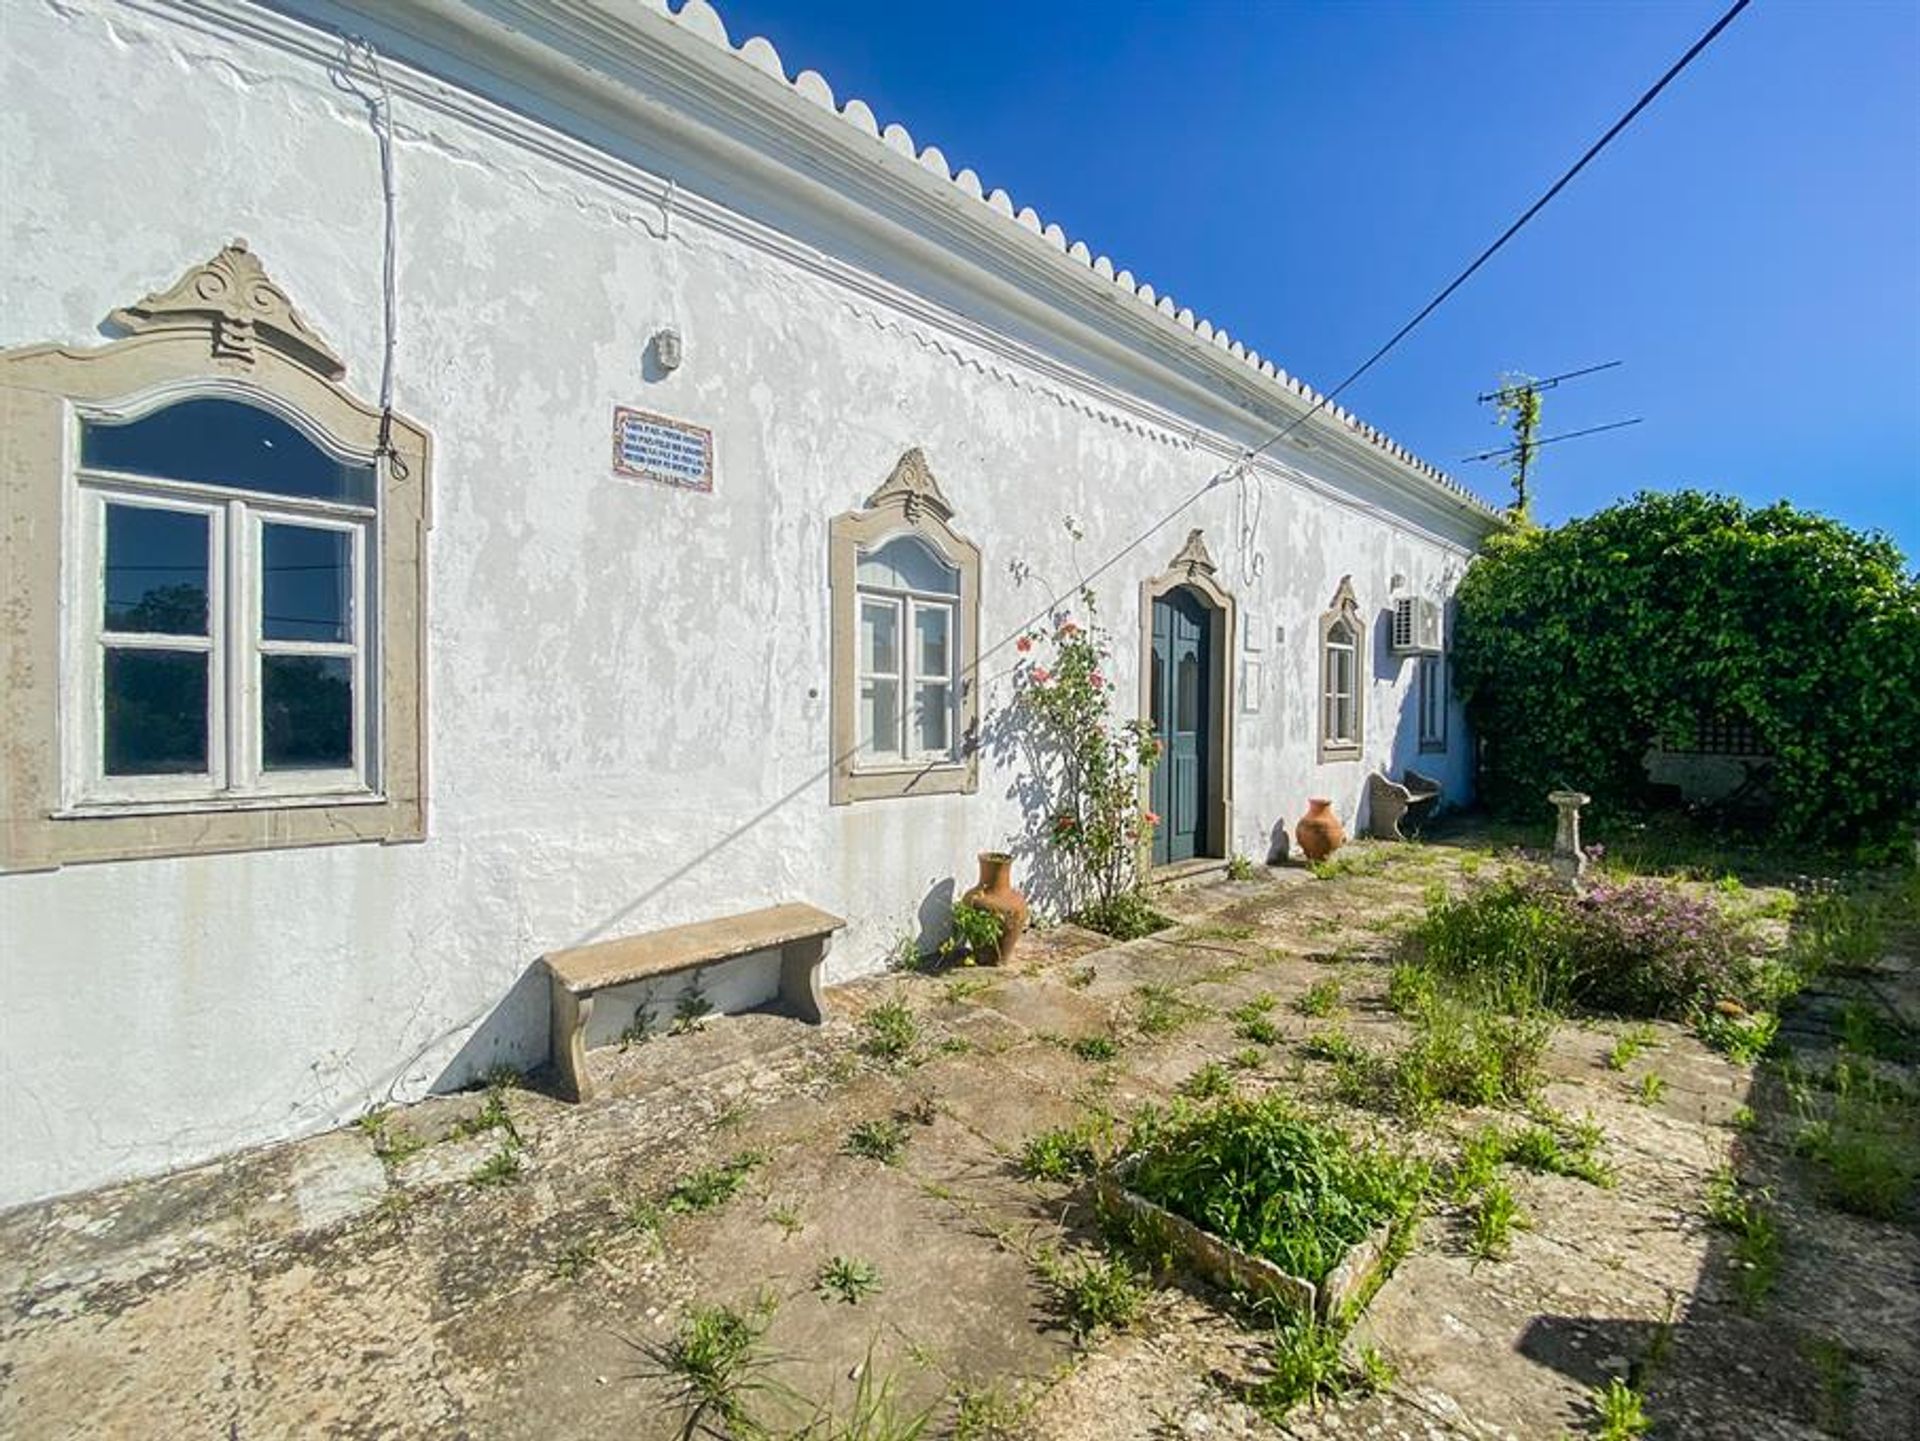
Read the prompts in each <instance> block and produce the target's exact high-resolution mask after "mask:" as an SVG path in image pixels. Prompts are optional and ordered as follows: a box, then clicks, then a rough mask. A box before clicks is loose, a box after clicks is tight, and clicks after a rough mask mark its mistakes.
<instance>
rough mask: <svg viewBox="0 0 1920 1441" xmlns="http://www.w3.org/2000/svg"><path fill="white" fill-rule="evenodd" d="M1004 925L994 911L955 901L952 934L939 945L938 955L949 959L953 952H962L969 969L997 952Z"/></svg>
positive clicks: (1004, 928) (997, 913)
mask: <svg viewBox="0 0 1920 1441" xmlns="http://www.w3.org/2000/svg"><path fill="white" fill-rule="evenodd" d="M1006 925H1007V923H1006V922H1005V921H1004V920H1002V919H1001V917H1000V914H999V912H997V911H990V910H988V909H987V908H986V907H985V906H976V905H972V904H970V903H969V902H967V901H955V902H954V904H953V933H952V934H951V935H949V936H948V937H947V938H946V940H944V941H942V942H941V943H940V953H941V954H942V955H951V954H952V953H953V952H954V951H955V950H963V951H965V952H966V957H965V959H966V963H967V964H968V965H972V964H973V963H974V961H975V960H976V959H977V958H979V957H981V956H992V955H994V954H995V953H996V952H997V951H998V950H999V947H1000V937H1001V935H1002V933H1003V932H1004V931H1005V930H1006Z"/></svg>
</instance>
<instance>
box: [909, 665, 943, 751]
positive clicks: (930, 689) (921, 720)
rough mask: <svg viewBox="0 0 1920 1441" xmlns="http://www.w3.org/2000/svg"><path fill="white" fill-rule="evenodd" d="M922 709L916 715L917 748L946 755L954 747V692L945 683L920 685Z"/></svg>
mask: <svg viewBox="0 0 1920 1441" xmlns="http://www.w3.org/2000/svg"><path fill="white" fill-rule="evenodd" d="M919 691H920V709H919V714H918V715H916V716H915V717H914V722H915V728H916V731H917V735H916V739H915V749H916V750H919V751H920V752H922V753H923V754H924V753H938V754H940V755H945V754H947V753H948V752H949V751H951V750H952V749H953V740H952V735H953V726H952V721H953V703H952V700H951V699H950V697H951V696H952V694H953V690H952V687H951V686H948V685H946V684H944V683H942V684H938V685H923V686H921V687H919Z"/></svg>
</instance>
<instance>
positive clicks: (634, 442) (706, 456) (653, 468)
mask: <svg viewBox="0 0 1920 1441" xmlns="http://www.w3.org/2000/svg"><path fill="white" fill-rule="evenodd" d="M613 473H614V474H615V475H626V476H632V477H633V478H634V479H636V480H653V481H658V482H659V483H660V484H662V485H671V486H675V487H677V488H678V489H681V490H699V491H711V490H712V489H713V432H712V431H710V430H707V429H705V428H703V427H701V426H698V425H688V424H687V423H686V422H685V421H683V420H674V419H672V418H671V417H669V416H665V415H655V414H653V413H652V412H650V411H645V410H629V409H628V408H627V407H626V406H624V405H616V406H615V407H614V408H613Z"/></svg>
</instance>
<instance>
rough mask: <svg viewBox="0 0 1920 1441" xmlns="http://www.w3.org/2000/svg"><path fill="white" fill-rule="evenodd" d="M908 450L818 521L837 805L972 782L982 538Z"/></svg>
mask: <svg viewBox="0 0 1920 1441" xmlns="http://www.w3.org/2000/svg"><path fill="white" fill-rule="evenodd" d="M952 520H953V506H952V505H951V504H949V503H948V501H947V498H946V496H945V495H944V494H942V492H941V490H940V485H939V482H937V481H936V480H935V479H934V478H933V471H932V470H931V469H930V468H929V467H928V465H927V458H926V456H925V455H923V454H922V453H921V452H920V451H918V450H909V451H907V452H906V453H905V454H904V455H902V456H901V457H900V459H899V462H898V463H897V464H895V466H894V467H893V472H892V474H890V475H889V476H888V477H887V478H886V480H885V481H884V482H882V483H881V485H880V488H879V489H878V490H876V491H874V492H873V494H872V495H870V496H868V497H867V503H866V505H864V506H863V507H861V508H860V509H859V510H854V511H849V512H847V513H845V514H843V515H837V516H835V517H833V519H832V520H831V521H830V522H828V526H827V587H828V594H829V598H830V602H831V604H832V607H833V614H832V619H831V626H830V629H831V643H832V652H831V656H830V665H831V670H830V680H831V687H832V689H831V706H832V714H831V734H832V740H833V753H832V762H831V770H830V772H829V777H830V779H829V787H828V796H829V798H830V800H831V801H832V803H833V804H834V805H836V806H844V805H853V804H855V803H858V802H862V801H878V800H902V799H906V798H908V797H914V796H931V795H960V794H965V793H970V792H972V791H973V790H974V789H975V788H976V787H977V786H978V785H979V755H978V740H979V735H978V731H979V724H980V696H979V690H978V687H977V686H976V684H975V681H974V675H973V672H974V668H975V666H976V665H977V664H978V661H979V654H980V549H979V547H978V546H976V545H975V544H974V543H973V542H972V541H970V540H968V539H967V538H966V537H965V536H963V535H961V534H960V533H959V532H958V531H956V530H955V529H954V528H953V525H952V523H951V522H952Z"/></svg>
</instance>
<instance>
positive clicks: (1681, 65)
mask: <svg viewBox="0 0 1920 1441" xmlns="http://www.w3.org/2000/svg"><path fill="white" fill-rule="evenodd" d="M1750 3H1751V0H1734V4H1733V5H1732V6H1731V7H1730V8H1729V9H1728V10H1727V13H1726V14H1724V15H1722V16H1721V17H1720V18H1719V19H1718V20H1716V21H1714V22H1713V25H1712V27H1711V28H1710V29H1709V30H1708V31H1707V33H1706V34H1704V35H1702V36H1701V37H1700V38H1699V39H1698V40H1696V41H1694V42H1693V44H1692V45H1691V46H1689V47H1688V49H1687V53H1686V54H1684V55H1682V56H1681V57H1680V58H1679V59H1678V60H1676V61H1674V62H1673V64H1672V65H1670V66H1669V67H1667V73H1666V74H1664V75H1662V76H1661V77H1660V78H1659V79H1658V80H1656V81H1654V83H1653V85H1652V86H1651V87H1650V88H1649V89H1648V90H1647V91H1646V92H1645V93H1644V94H1643V95H1641V97H1640V98H1639V99H1638V100H1636V101H1634V102H1633V105H1632V106H1631V108H1629V109H1628V111H1627V113H1626V114H1624V115H1622V116H1621V117H1620V118H1619V119H1618V120H1616V121H1614V122H1613V124H1612V125H1611V126H1609V127H1608V129H1607V133H1606V134H1604V135H1602V136H1601V137H1600V138H1599V139H1598V140H1596V141H1594V142H1593V144H1591V145H1589V146H1588V147H1587V151H1586V153H1585V154H1584V155H1582V156H1581V157H1580V158H1579V159H1578V160H1576V161H1574V163H1573V165H1572V166H1571V167H1570V168H1569V169H1568V170H1567V171H1566V172H1565V173H1564V174H1563V175H1561V177H1560V178H1559V179H1558V180H1556V181H1554V182H1553V184H1552V185H1550V186H1548V187H1547V190H1546V193H1545V194H1543V195H1542V196H1541V197H1540V198H1539V199H1538V200H1536V201H1534V202H1533V204H1531V205H1529V206H1528V207H1527V208H1526V210H1525V211H1524V212H1522V214H1521V216H1520V218H1519V219H1518V220H1516V221H1514V222H1513V224H1511V225H1509V226H1508V227H1507V228H1506V229H1505V230H1503V231H1501V232H1500V238H1499V239H1497V240H1495V241H1494V242H1493V244H1491V245H1489V246H1488V247H1487V248H1486V249H1485V250H1483V251H1481V252H1480V253H1479V254H1478V255H1477V256H1475V257H1474V259H1473V263H1472V264H1471V265H1469V266H1468V267H1467V268H1466V269H1465V270H1463V271H1461V272H1460V273H1459V274H1458V275H1456V276H1454V278H1453V279H1452V280H1450V281H1448V282H1447V284H1446V286H1445V287H1444V288H1443V289H1442V290H1441V291H1440V293H1439V294H1438V295H1436V296H1434V297H1433V299H1431V300H1429V301H1428V302H1427V303H1426V304H1425V305H1423V306H1421V307H1420V311H1419V313H1418V314H1416V315H1415V316H1414V317H1413V319H1411V320H1409V321H1408V322H1407V323H1406V324H1405V325H1403V326H1401V327H1400V328H1399V329H1398V330H1396V331H1395V332H1394V333H1393V336H1392V338H1391V339H1389V340H1388V341H1387V343H1386V344H1385V345H1383V346H1381V347H1380V348H1379V349H1378V350H1376V351H1374V352H1373V354H1372V355H1369V356H1368V357H1367V358H1366V359H1365V360H1363V361H1362V362H1361V363H1360V364H1359V366H1358V367H1357V368H1356V369H1354V370H1353V371H1352V373H1350V374H1349V375H1348V376H1347V377H1346V379H1344V380H1342V381H1341V382H1340V383H1339V384H1338V385H1336V386H1334V388H1333V389H1332V390H1329V391H1328V392H1327V393H1326V394H1325V395H1322V396H1320V397H1319V398H1318V399H1317V400H1315V401H1314V403H1313V404H1312V405H1311V406H1309V407H1308V408H1307V409H1306V410H1305V411H1303V412H1302V413H1301V414H1300V415H1299V416H1297V417H1296V418H1295V419H1294V420H1293V421H1291V422H1290V423H1289V424H1287V425H1285V426H1283V427H1282V428H1281V429H1280V430H1279V431H1277V432H1276V433H1275V434H1273V435H1272V436H1270V437H1269V438H1268V439H1266V440H1265V441H1263V442H1261V444H1259V445H1258V446H1256V447H1255V448H1254V449H1252V450H1250V451H1248V452H1247V455H1246V457H1245V458H1246V459H1248V460H1251V459H1252V458H1253V457H1254V456H1256V455H1259V454H1261V453H1262V452H1263V451H1265V450H1267V449H1269V448H1271V447H1272V446H1274V445H1277V444H1279V443H1280V442H1281V441H1282V440H1284V439H1286V438H1287V437H1288V436H1289V435H1291V434H1292V433H1293V432H1294V431H1295V430H1297V429H1299V428H1300V426H1302V425H1304V424H1305V423H1306V422H1307V421H1308V420H1310V419H1312V418H1313V416H1314V415H1315V414H1316V413H1317V412H1318V411H1320V410H1322V409H1324V408H1325V407H1327V406H1328V405H1331V404H1332V403H1333V401H1334V400H1335V398H1336V397H1338V396H1339V395H1340V394H1341V393H1342V392H1343V391H1345V390H1346V389H1347V387H1348V386H1350V385H1352V384H1353V383H1354V382H1355V381H1356V380H1358V379H1359V378H1360V377H1361V376H1363V375H1365V374H1366V373H1367V372H1368V371H1369V370H1372V369H1373V367H1374V366H1375V365H1377V364H1378V363H1379V362H1380V361H1382V360H1384V359H1385V358H1386V356H1387V354H1388V352H1390V351H1391V350H1392V349H1393V348H1394V347H1395V346H1397V345H1398V344H1399V343H1400V342H1401V341H1403V340H1405V339H1406V338H1407V337H1408V336H1409V335H1411V334H1412V333H1413V332H1414V330H1415V328H1416V327H1417V326H1419V324H1420V322H1421V321H1423V320H1425V319H1426V318H1427V317H1428V316H1429V315H1431V314H1433V312H1434V311H1436V310H1438V309H1439V308H1440V307H1441V306H1442V305H1443V304H1445V302H1446V300H1447V298H1448V297H1449V296H1450V295H1452V294H1453V293H1454V291H1456V290H1458V289H1459V288H1460V287H1461V286H1463V285H1465V284H1466V283H1467V281H1468V280H1469V279H1471V278H1472V276H1473V274H1474V272H1475V271H1477V270H1478V269H1479V268H1480V267H1481V266H1483V265H1485V264H1486V263H1487V262H1488V261H1489V260H1491V259H1493V257H1494V256H1495V255H1496V254H1498V253H1499V251H1500V249H1501V247H1503V246H1504V245H1505V244H1506V243H1507V242H1508V241H1509V240H1511V239H1513V237H1514V236H1516V235H1518V234H1519V233H1520V231H1521V230H1522V228H1524V227H1525V225H1526V224H1527V222H1528V221H1530V220H1532V219H1533V217H1534V216H1536V215H1538V214H1539V213H1540V212H1541V211H1542V210H1544V209H1546V208H1547V204H1548V202H1549V201H1551V200H1552V199H1553V197H1554V196H1556V195H1558V194H1559V193H1560V192H1561V191H1562V190H1565V189H1566V188H1567V186H1568V185H1569V184H1570V183H1571V182H1572V180H1573V177H1574V176H1576V175H1578V174H1579V173H1580V172H1581V171H1582V170H1585V169H1586V168H1587V166H1588V164H1589V163H1590V162H1591V161H1592V160H1593V159H1594V157H1595V156H1597V155H1598V154H1599V153H1600V152H1601V151H1602V150H1605V149H1606V148H1607V146H1608V145H1610V144H1612V143H1613V140H1614V137H1615V136H1617V135H1619V134H1620V132H1621V131H1623V130H1625V129H1626V128H1627V127H1628V126H1629V125H1631V124H1632V123H1633V122H1634V120H1635V118H1636V117H1638V116H1639V114H1640V112H1641V111H1643V110H1645V109H1646V108H1647V107H1648V106H1649V105H1651V104H1653V102H1654V100H1655V98H1656V97H1658V95H1659V94H1660V92H1661V91H1662V90H1665V89H1666V88H1667V86H1668V85H1670V84H1672V83H1673V81H1674V80H1675V79H1676V78H1677V77H1678V76H1679V74H1680V72H1681V71H1683V70H1685V69H1686V68H1687V67H1688V66H1689V65H1691V64H1692V63H1693V62H1694V59H1695V58H1696V57H1697V56H1698V55H1699V54H1700V52H1701V51H1703V50H1705V49H1706V48H1707V47H1708V46H1709V45H1711V44H1712V43H1713V42H1714V40H1715V39H1716V38H1717V37H1718V36H1719V34H1720V32H1721V31H1722V30H1725V29H1726V28H1727V26H1729V25H1731V24H1732V23H1733V20H1734V17H1735V16H1736V15H1738V14H1739V13H1740V12H1741V11H1742V10H1744V9H1746V8H1747V6H1748V5H1749V4H1750Z"/></svg>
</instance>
